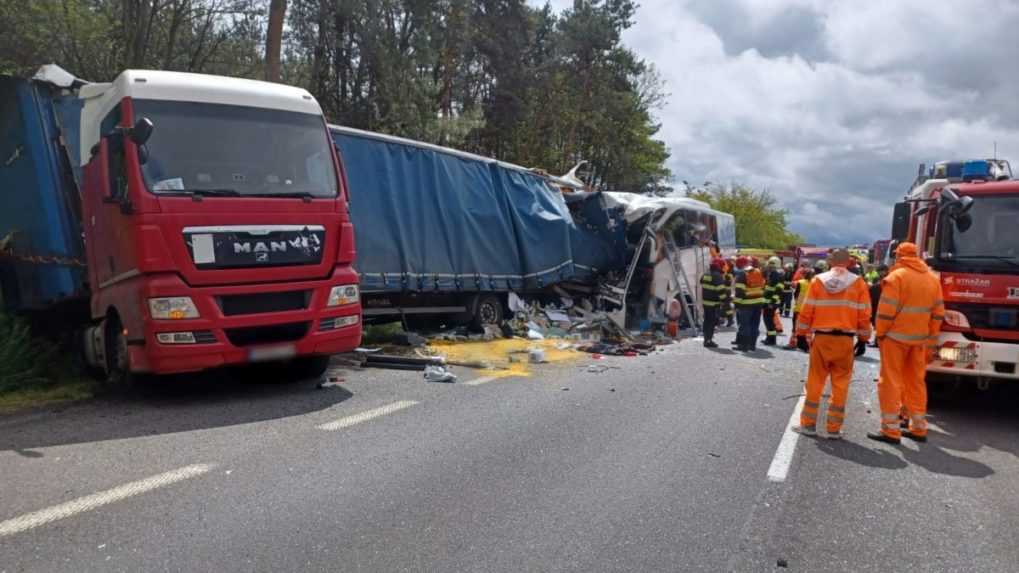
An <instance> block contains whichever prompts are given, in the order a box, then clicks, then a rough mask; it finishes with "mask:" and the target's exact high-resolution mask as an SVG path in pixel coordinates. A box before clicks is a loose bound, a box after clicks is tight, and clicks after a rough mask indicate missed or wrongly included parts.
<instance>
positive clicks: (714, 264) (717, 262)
mask: <svg viewBox="0 0 1019 573" xmlns="http://www.w3.org/2000/svg"><path fill="white" fill-rule="evenodd" d="M711 268H713V269H718V270H722V269H724V268H725V261H724V260H722V259H711Z"/></svg>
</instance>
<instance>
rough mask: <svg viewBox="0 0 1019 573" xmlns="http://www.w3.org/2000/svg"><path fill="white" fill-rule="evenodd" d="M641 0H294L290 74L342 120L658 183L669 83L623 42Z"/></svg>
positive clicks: (640, 183) (617, 180)
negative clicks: (568, 2)
mask: <svg viewBox="0 0 1019 573" xmlns="http://www.w3.org/2000/svg"><path fill="white" fill-rule="evenodd" d="M634 10H635V4H634V3H633V2H632V1H631V0H578V1H576V2H575V3H574V5H573V7H572V8H571V9H569V10H566V11H565V12H564V13H562V14H559V15H557V14H555V13H553V12H552V10H551V9H550V8H549V7H547V6H546V7H545V8H542V9H536V8H531V7H530V6H528V5H527V3H526V2H525V1H524V0H473V1H470V0H434V1H427V0H360V1H354V0H333V1H328V0H325V1H323V0H295V1H294V2H292V3H291V5H290V12H289V16H288V18H289V19H288V25H289V32H290V34H289V40H290V41H289V42H288V44H287V57H286V58H285V66H284V68H285V69H284V78H285V80H287V81H290V82H292V83H297V84H300V85H304V86H306V87H307V88H308V89H309V90H310V91H311V92H312V93H314V94H315V95H316V97H317V98H318V99H319V101H320V102H321V103H322V105H323V108H324V109H325V110H326V112H327V115H329V116H330V117H331V118H332V119H333V120H334V121H337V122H338V123H341V124H344V125H348V126H351V127H358V128H363V129H370V130H375V131H382V132H387V133H392V134H395V135H401V136H405V137H411V138H415V139H422V140H425V141H429V142H433V143H438V144H441V145H447V146H452V147H458V148H461V149H466V150H468V151H473V152H476V153H480V154H483V155H488V156H493V157H496V158H499V159H503V160H506V161H511V162H515V163H520V164H522V165H527V166H533V167H541V168H543V169H546V170H547V171H550V172H556V173H565V172H566V171H567V170H569V169H570V168H571V167H573V166H574V165H575V164H576V163H578V162H580V161H582V160H586V161H588V162H589V170H588V171H587V172H586V175H587V176H588V180H589V181H590V182H591V183H592V184H593V185H594V186H596V187H598V188H604V189H613V190H622V191H649V190H653V189H656V188H660V187H662V186H663V184H664V182H665V181H666V180H667V179H668V178H669V176H670V173H669V171H668V169H667V168H666V167H665V162H666V160H667V159H668V157H669V154H668V150H667V149H666V147H665V144H664V143H663V142H661V141H659V140H656V139H654V136H655V134H656V133H657V132H658V125H657V124H656V123H655V122H654V121H653V118H652V113H653V111H654V110H655V109H656V108H657V106H659V105H660V104H661V101H662V98H663V92H662V82H661V79H660V78H659V76H658V75H657V74H655V73H654V71H653V69H651V68H650V67H649V66H648V65H647V64H645V63H644V62H643V61H641V60H640V59H639V58H637V57H636V55H635V54H634V53H633V52H632V51H631V50H629V49H628V48H626V47H625V46H623V45H622V41H621V36H622V32H623V31H624V30H625V29H626V28H628V27H629V26H630V25H631V24H632V17H633V14H634Z"/></svg>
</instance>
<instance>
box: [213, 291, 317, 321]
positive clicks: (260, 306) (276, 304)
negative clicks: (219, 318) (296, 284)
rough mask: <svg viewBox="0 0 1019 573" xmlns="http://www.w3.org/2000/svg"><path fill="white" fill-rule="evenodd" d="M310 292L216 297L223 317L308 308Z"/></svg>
mask: <svg viewBox="0 0 1019 573" xmlns="http://www.w3.org/2000/svg"><path fill="white" fill-rule="evenodd" d="M310 295H311V291H306V290H295V291H290V292H265V293H255V294H235V295H224V296H220V297H216V303H217V304H219V309H220V310H221V311H223V316H238V315H242V314H261V313H265V312H286V311H288V310H304V309H306V308H308V301H309V300H310V298H311V297H310Z"/></svg>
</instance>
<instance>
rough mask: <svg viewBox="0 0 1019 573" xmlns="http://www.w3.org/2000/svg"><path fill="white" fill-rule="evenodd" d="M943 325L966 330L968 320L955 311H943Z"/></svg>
mask: <svg viewBox="0 0 1019 573" xmlns="http://www.w3.org/2000/svg"><path fill="white" fill-rule="evenodd" d="M945 324H947V325H949V326H954V327H955V328H966V329H968V328H969V327H970V326H969V320H967V319H966V315H965V314H963V313H961V312H959V311H957V310H946V311H945Z"/></svg>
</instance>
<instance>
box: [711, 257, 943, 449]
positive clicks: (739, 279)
mask: <svg viewBox="0 0 1019 573" xmlns="http://www.w3.org/2000/svg"><path fill="white" fill-rule="evenodd" d="M895 256H896V259H895V265H894V266H893V267H892V268H891V269H888V268H887V267H884V266H881V267H878V268H876V269H873V270H872V271H870V272H868V273H867V275H864V273H863V272H862V269H861V268H860V264H859V262H858V261H856V259H855V258H853V257H851V256H850V254H849V251H848V250H845V249H835V250H833V251H831V253H830V254H829V256H828V259H827V262H826V261H820V262H819V263H818V264H816V265H815V266H814V268H809V267H807V266H802V267H801V268H799V269H795V270H794V269H793V267H792V265H787V266H786V267H782V264H781V261H780V260H779V259H778V258H777V257H773V258H771V259H769V260H768V261H767V263H766V264H765V266H764V268H763V269H762V268H761V265H760V263H759V261H758V260H757V259H755V258H752V257H738V258H735V259H729V260H725V259H721V258H716V259H714V260H713V261H712V262H711V266H710V271H709V272H707V273H705V274H704V276H703V277H702V280H701V295H702V301H703V305H704V346H705V347H707V348H712V349H713V348H717V347H718V344H717V343H716V342H715V340H714V338H715V332H716V330H717V328H718V326H719V325H720V324H723V323H724V324H726V325H728V326H732V323H733V317H734V315H735V322H736V324H737V333H736V339H735V340H734V341H733V345H734V346H735V347H736V349H737V350H739V351H742V352H753V351H755V350H756V349H757V342H758V338H759V337H760V328H761V324H762V322H763V324H764V338H763V340H762V341H761V343H762V344H764V345H767V346H775V345H777V344H778V336H779V335H780V334H782V331H781V329H782V321H781V317H782V316H789V313H790V311H791V312H792V315H793V325H794V327H793V328H794V329H795V331H794V333H793V334H791V335H790V337H789V342H788V344H787V345H786V346H785V348H787V349H796V348H799V349H800V350H803V351H805V352H808V353H809V354H810V366H809V371H808V375H807V380H806V389H805V396H804V402H803V409H802V412H801V415H800V423H799V425H798V426H796V427H795V428H794V430H795V431H797V432H799V433H801V434H804V435H809V436H816V435H818V429H817V422H818V419H819V417H820V404H821V395H822V393H823V391H824V388H825V385H826V384H827V383H828V381H829V380H830V381H831V395H830V399H829V401H828V408H827V411H826V413H825V418H826V423H825V430H826V433H827V436H828V437H829V438H832V439H839V438H841V437H842V426H843V422H844V421H845V415H846V401H847V399H848V394H849V383H850V380H851V379H852V372H853V363H854V359H855V358H856V357H859V356H862V355H863V354H865V353H866V349H867V345H868V343H870V342H871V338H872V335H873V334H874V333H875V331H876V338H874V345H875V346H877V347H879V348H880V352H881V372H880V376H879V379H878V398H879V401H880V404H881V427H880V431H878V432H873V433H869V434H867V437H868V438H871V439H873V440H877V441H881V442H886V443H891V444H898V443H899V442H900V440H901V438H902V437H903V436H905V437H907V438H910V439H912V440H915V441H918V442H926V441H927V422H926V413H927V390H926V384H925V382H924V376H925V370H926V366H927V362H928V360H929V359H930V357H931V349H932V347H933V346H934V344H935V342H936V340H937V336H938V333H939V332H940V330H941V322H942V320H943V319H944V314H945V311H944V305H943V302H942V295H941V283H940V282H939V281H938V279H937V277H935V275H934V274H933V273H932V272H931V271H930V269H929V268H928V267H927V265H926V263H924V262H923V261H922V260H920V258H919V257H918V253H917V248H916V245H914V244H912V243H902V244H900V245H899V246H898V248H897V249H896V251H895Z"/></svg>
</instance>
